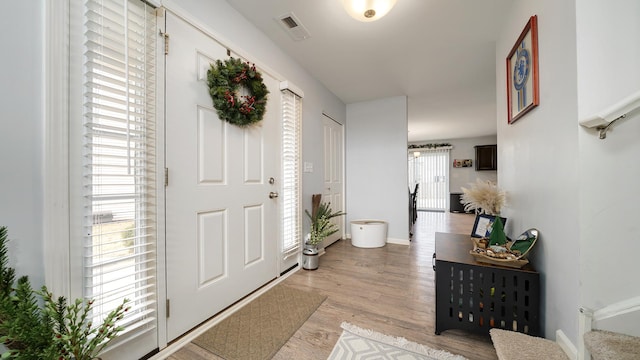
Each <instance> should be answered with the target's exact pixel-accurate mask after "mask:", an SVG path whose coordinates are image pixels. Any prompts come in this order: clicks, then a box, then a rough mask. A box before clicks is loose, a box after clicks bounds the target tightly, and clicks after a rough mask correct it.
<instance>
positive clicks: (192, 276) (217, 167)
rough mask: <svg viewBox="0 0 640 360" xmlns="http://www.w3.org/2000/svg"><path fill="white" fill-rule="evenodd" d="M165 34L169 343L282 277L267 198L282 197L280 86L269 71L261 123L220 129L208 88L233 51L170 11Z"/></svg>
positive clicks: (274, 203) (272, 204)
mask: <svg viewBox="0 0 640 360" xmlns="http://www.w3.org/2000/svg"><path fill="white" fill-rule="evenodd" d="M166 32H167V34H169V36H170V46H169V54H168V55H167V56H166V57H165V59H166V124H165V126H166V127H165V129H166V130H165V134H166V135H165V136H166V139H165V141H166V149H165V151H166V154H165V157H166V160H165V161H166V167H167V168H168V186H166V188H165V194H166V257H167V265H166V266H167V269H166V272H167V298H168V300H169V302H170V314H169V317H168V320H167V337H168V341H171V340H173V339H175V338H176V337H178V336H180V335H182V334H184V333H185V332H187V331H188V330H190V329H191V328H193V327H195V326H197V325H198V324H200V323H201V322H203V321H205V320H207V319H208V318H209V317H211V316H213V315H215V314H216V313H218V312H220V311H221V310H223V309H224V308H226V307H228V306H229V305H231V304H233V303H234V302H236V301H238V300H239V299H241V298H242V297H244V296H246V295H247V294H249V293H251V292H252V291H254V290H256V289H257V288H259V287H260V286H262V285H264V284H265V283H267V282H269V281H270V280H272V279H274V278H275V277H276V276H277V271H278V269H277V266H278V265H277V260H278V256H277V252H278V238H279V224H280V221H279V215H278V214H279V213H278V199H277V198H273V199H271V198H269V193H270V192H278V190H279V189H278V187H279V185H278V184H279V182H278V175H279V174H280V140H279V137H280V118H281V116H280V112H281V110H280V106H279V104H280V91H279V89H278V86H279V82H278V81H276V80H275V79H273V78H272V77H271V76H269V75H268V74H265V73H264V71H263V72H262V75H263V78H264V82H265V84H266V85H267V87H268V89H269V91H270V94H269V95H268V102H267V111H266V114H265V116H264V118H263V120H262V121H261V122H260V123H259V124H258V125H257V126H253V127H250V128H240V127H238V126H235V125H231V124H229V123H227V122H225V121H221V120H220V119H219V118H218V115H217V113H216V110H215V108H213V105H212V101H211V98H210V96H209V92H208V90H209V88H208V87H207V81H206V80H207V70H208V69H209V67H210V64H211V63H213V62H215V60H217V59H221V60H224V59H227V58H228V56H227V50H226V49H225V48H224V47H222V46H221V45H220V44H218V43H217V42H216V41H214V40H213V39H212V38H211V37H209V36H207V35H205V34H204V33H203V32H201V31H199V30H198V29H196V28H194V27H193V26H191V25H189V24H187V23H185V22H184V21H183V20H181V19H179V18H177V17H176V16H174V15H173V14H171V13H169V12H167V25H166ZM258 70H260V69H258ZM272 177H273V178H274V184H271V183H270V181H269V179H270V178H272Z"/></svg>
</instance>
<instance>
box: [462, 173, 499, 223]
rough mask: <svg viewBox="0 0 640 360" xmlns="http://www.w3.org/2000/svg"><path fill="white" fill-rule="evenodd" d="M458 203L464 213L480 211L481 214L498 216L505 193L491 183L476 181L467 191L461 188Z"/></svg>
mask: <svg viewBox="0 0 640 360" xmlns="http://www.w3.org/2000/svg"><path fill="white" fill-rule="evenodd" d="M462 192H463V194H462V196H461V198H460V203H461V204H464V210H465V211H471V210H474V211H480V213H481V214H489V215H498V214H500V210H501V209H502V207H503V206H504V204H505V201H506V193H505V192H504V191H502V190H500V189H498V186H496V184H494V183H493V182H491V181H483V180H480V179H476V182H475V184H471V187H470V188H469V189H467V188H464V187H463V188H462Z"/></svg>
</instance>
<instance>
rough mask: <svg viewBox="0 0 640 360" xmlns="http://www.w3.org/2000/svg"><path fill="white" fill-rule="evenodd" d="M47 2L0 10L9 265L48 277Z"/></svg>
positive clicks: (2, 213)
mask: <svg viewBox="0 0 640 360" xmlns="http://www.w3.org/2000/svg"><path fill="white" fill-rule="evenodd" d="M43 34H44V2H43V1H42V0H32V1H8V2H4V3H3V9H2V12H1V13H0V44H2V54H3V55H2V58H1V59H0V64H1V66H0V122H1V124H2V125H1V127H0V166H1V168H0V226H2V225H4V226H7V227H8V228H9V239H10V240H11V241H10V243H9V249H10V250H9V251H10V254H9V257H10V263H11V264H10V265H11V266H14V267H15V268H16V270H17V272H18V275H29V277H30V279H31V282H32V284H33V285H34V287H36V288H37V287H39V286H40V285H41V284H42V283H43V281H44V269H43V251H42V237H43V224H42V216H43V212H42V208H43V203H44V200H43V189H44V187H43V184H44V182H43V177H42V176H43V157H44V153H43V151H44V150H43V149H44V148H43V138H44V110H43V94H44V90H43V82H44V71H43V68H44V65H43V60H44V42H43V38H44V37H43Z"/></svg>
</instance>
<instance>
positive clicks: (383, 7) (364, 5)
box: [342, 0, 398, 22]
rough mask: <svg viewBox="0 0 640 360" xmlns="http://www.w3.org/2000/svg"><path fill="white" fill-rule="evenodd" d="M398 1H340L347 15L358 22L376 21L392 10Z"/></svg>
mask: <svg viewBox="0 0 640 360" xmlns="http://www.w3.org/2000/svg"><path fill="white" fill-rule="evenodd" d="M396 1H398V0H342V5H343V6H344V8H345V10H347V13H348V14H349V15H350V16H351V17H352V18H354V19H356V20H358V21H364V22H369V21H376V20H378V19H380V18H381V17H383V16H385V15H387V13H388V12H389V11H390V10H391V8H393V6H394V5H395V4H396Z"/></svg>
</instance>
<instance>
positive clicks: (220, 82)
mask: <svg viewBox="0 0 640 360" xmlns="http://www.w3.org/2000/svg"><path fill="white" fill-rule="evenodd" d="M207 83H208V85H209V94H210V95H211V99H212V100H213V106H214V107H215V108H216V110H217V111H218V116H219V117H220V119H222V120H225V121H227V122H230V123H231V124H234V125H238V126H248V125H251V124H254V123H257V122H259V121H260V120H262V117H263V116H264V112H265V108H266V105H267V94H269V90H267V87H266V86H265V84H264V83H263V82H262V75H261V74H260V73H259V72H258V71H256V66H255V65H251V64H249V63H248V62H246V63H245V62H242V60H240V59H235V58H230V59H227V60H225V61H224V62H222V61H221V60H217V61H216V63H215V64H211V68H210V69H209V70H208V71H207ZM240 87H244V88H245V89H246V90H247V91H248V93H249V94H248V95H243V96H240V97H238V90H239V89H240Z"/></svg>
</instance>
